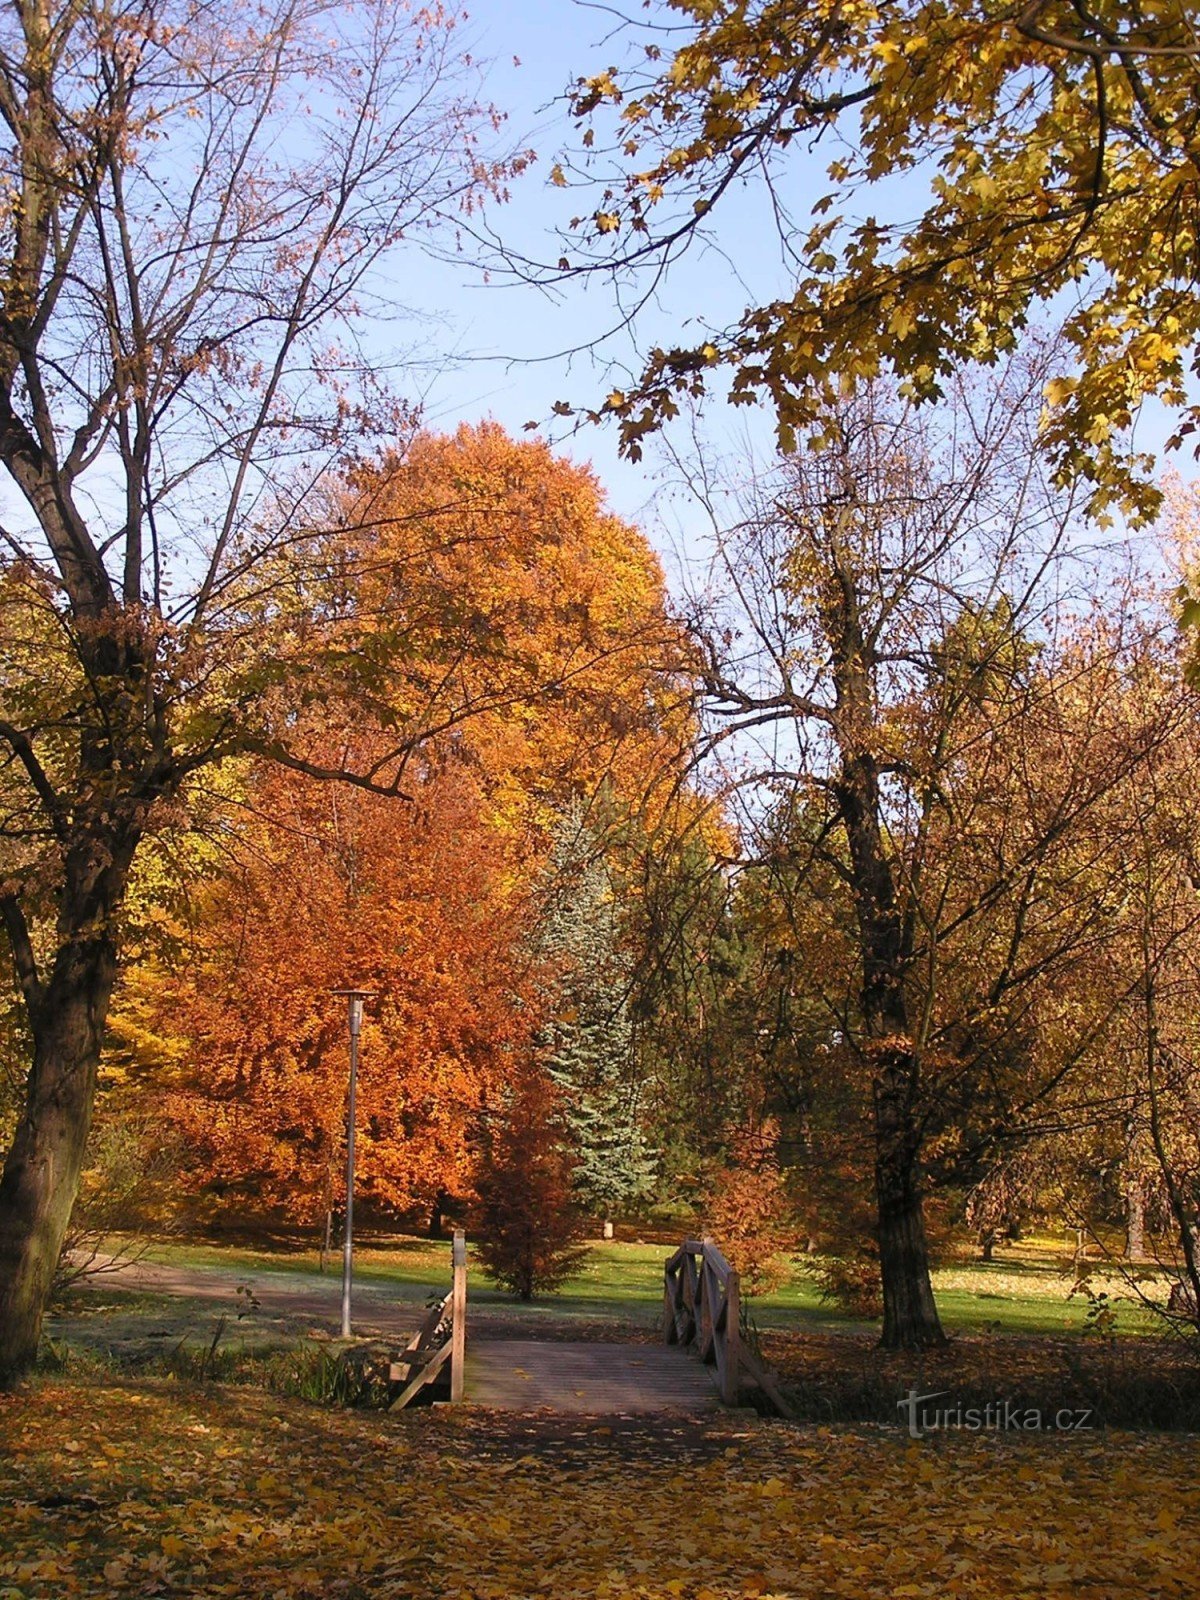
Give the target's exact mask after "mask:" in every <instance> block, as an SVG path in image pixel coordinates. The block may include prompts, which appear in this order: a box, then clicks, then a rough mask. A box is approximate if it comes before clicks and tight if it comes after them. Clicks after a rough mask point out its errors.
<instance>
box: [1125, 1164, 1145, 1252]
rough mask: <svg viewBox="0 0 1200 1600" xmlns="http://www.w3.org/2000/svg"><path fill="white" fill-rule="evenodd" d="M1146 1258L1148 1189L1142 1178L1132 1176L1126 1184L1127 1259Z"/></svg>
mask: <svg viewBox="0 0 1200 1600" xmlns="http://www.w3.org/2000/svg"><path fill="white" fill-rule="evenodd" d="M1145 1258H1146V1191H1145V1189H1144V1188H1143V1187H1142V1180H1141V1179H1140V1178H1137V1177H1131V1178H1130V1179H1129V1180H1128V1182H1127V1183H1126V1185H1125V1259H1126V1260H1127V1261H1144V1260H1145Z"/></svg>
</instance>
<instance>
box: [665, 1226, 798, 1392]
mask: <svg viewBox="0 0 1200 1600" xmlns="http://www.w3.org/2000/svg"><path fill="white" fill-rule="evenodd" d="M741 1309H742V1306H741V1289H740V1286H739V1282H738V1275H737V1272H736V1270H735V1269H734V1268H733V1267H732V1266H731V1265H730V1263H729V1262H728V1261H727V1260H726V1259H725V1257H724V1255H722V1253H721V1251H720V1250H719V1249H718V1248H717V1246H716V1245H715V1244H714V1243H713V1241H712V1240H711V1239H708V1238H704V1239H685V1240H684V1241H683V1243H682V1244H681V1245H680V1246H679V1249H678V1250H676V1251H675V1253H674V1255H672V1256H671V1257H669V1259H668V1261H667V1264H666V1268H665V1270H664V1275H663V1321H662V1331H663V1338H664V1339H665V1340H666V1342H667V1343H668V1344H679V1345H682V1346H683V1347H684V1348H685V1349H691V1350H692V1351H694V1353H695V1354H696V1355H697V1356H699V1358H700V1360H701V1361H705V1362H708V1363H710V1364H711V1365H713V1366H715V1367H716V1369H717V1387H718V1389H719V1390H720V1393H721V1401H722V1404H724V1405H727V1406H735V1405H737V1403H738V1400H739V1398H740V1396H741V1390H742V1385H743V1383H745V1382H747V1381H749V1382H751V1383H753V1384H756V1385H757V1386H758V1388H759V1389H761V1390H762V1392H763V1394H765V1395H766V1397H767V1398H768V1400H770V1402H771V1404H772V1405H773V1406H774V1407H775V1409H776V1410H777V1411H778V1412H779V1414H780V1416H783V1417H792V1416H794V1415H795V1412H794V1410H793V1408H792V1406H791V1404H790V1403H789V1401H788V1399H787V1396H786V1395H785V1394H784V1392H783V1390H782V1388H781V1386H780V1383H779V1379H778V1378H777V1376H776V1375H775V1373H774V1372H772V1370H771V1369H770V1367H768V1366H767V1365H766V1364H765V1363H764V1362H763V1361H761V1360H760V1359H759V1358H758V1356H757V1355H755V1353H754V1351H753V1350H750V1349H747V1348H746V1345H745V1343H744V1342H743V1340H742V1336H741Z"/></svg>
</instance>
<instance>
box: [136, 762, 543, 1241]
mask: <svg viewBox="0 0 1200 1600" xmlns="http://www.w3.org/2000/svg"><path fill="white" fill-rule="evenodd" d="M346 743H348V744H350V745H351V747H352V753H353V754H354V756H355V757H356V758H363V759H366V758H367V754H368V752H367V751H366V750H365V749H363V748H362V747H361V746H362V739H361V736H360V737H359V741H358V745H357V746H355V741H354V739H353V736H349V735H348V736H346V739H345V740H344V741H343V744H346ZM331 753H332V752H331ZM341 753H345V752H344V750H343V751H342V752H341ZM410 787H411V791H412V797H411V799H409V800H407V801H401V800H396V799H386V798H383V797H381V796H378V795H373V794H369V793H364V792H362V791H359V790H355V789H348V788H345V787H343V786H340V785H333V784H323V783H317V782H314V781H313V780H312V779H310V778H307V777H304V776H302V775H299V774H296V773H290V772H285V771H281V770H279V769H277V768H275V769H267V770H264V771H262V772H261V773H259V774H257V775H256V776H255V778H254V781H253V783H252V784H251V786H250V790H249V793H250V795H251V797H252V803H253V807H254V815H253V817H252V818H251V820H250V821H249V822H248V823H246V824H245V825H243V827H242V829H241V838H240V841H239V843H238V846H237V847H236V867H235V868H234V869H233V870H231V871H229V872H228V873H227V874H225V875H224V876H223V877H222V878H221V879H220V880H219V881H216V882H214V883H211V884H209V885H208V886H206V887H205V888H204V889H203V890H202V891H201V894H200V898H201V902H202V903H201V907H200V910H201V915H200V917H199V919H198V924H197V927H196V931H195V936H194V944H193V949H192V955H191V960H190V962H189V964H188V965H187V967H186V968H185V969H184V970H183V972H182V973H181V975H180V976H179V977H178V978H177V979H176V980H175V981H174V982H173V983H171V984H169V985H168V986H167V987H166V989H165V991H160V992H161V993H162V999H163V1002H164V1007H169V1009H170V1010H171V1012H172V1014H173V1015H172V1026H173V1028H174V1029H175V1030H176V1031H177V1032H179V1033H181V1034H182V1035H183V1036H184V1037H185V1038H186V1040H187V1051H186V1055H185V1058H184V1063H183V1065H182V1067H181V1068H180V1069H178V1070H177V1072H176V1075H175V1076H176V1081H175V1084H174V1087H173V1089H172V1092H171V1094H170V1108H171V1111H172V1114H173V1117H174V1118H175V1119H176V1120H177V1122H178V1123H179V1124H180V1125H182V1127H183V1128H184V1129H185V1130H186V1132H187V1135H188V1141H189V1144H190V1146H191V1148H192V1150H193V1152H194V1156H193V1161H194V1165H193V1171H192V1177H193V1180H194V1181H195V1182H196V1183H197V1184H199V1185H200V1186H201V1187H203V1188H204V1189H206V1190H207V1191H209V1192H215V1193H216V1194H218V1195H221V1194H224V1195H227V1196H234V1197H236V1196H247V1195H248V1196H250V1197H252V1201H253V1204H254V1205H255V1207H256V1208H258V1209H260V1210H261V1209H262V1208H266V1209H269V1210H273V1211H275V1212H276V1214H279V1215H283V1216H285V1217H286V1218H288V1219H289V1220H291V1221H309V1220H312V1219H314V1218H316V1217H318V1216H320V1215H322V1214H325V1213H327V1212H328V1210H329V1209H330V1207H331V1206H332V1205H333V1204H334V1202H335V1201H337V1200H340V1196H341V1192H342V1190H341V1178H340V1175H339V1174H340V1164H341V1160H342V1152H343V1148H344V1146H343V1137H344V1126H345V1109H346V1089H347V1045H346V1023H345V1006H344V1002H343V1001H341V1000H339V999H337V998H335V997H334V996H333V995H332V994H331V992H330V991H331V990H334V989H337V988H342V987H347V986H361V987H363V988H365V989H368V990H372V991H376V993H377V996H378V998H377V999H376V1000H374V1001H372V1002H370V1003H369V1004H368V1007H367V1018H366V1022H365V1025H364V1029H363V1036H362V1066H361V1072H360V1078H359V1094H358V1115H357V1128H358V1170H359V1173H360V1174H361V1184H362V1192H363V1194H364V1195H365V1196H367V1197H368V1198H373V1199H374V1200H376V1201H378V1202H380V1203H382V1204H383V1205H385V1206H387V1207H389V1208H394V1209H400V1210H408V1209H411V1208H413V1207H416V1206H421V1207H423V1208H433V1207H435V1206H436V1205H437V1203H438V1202H439V1199H440V1198H441V1197H442V1196H444V1195H461V1194H462V1193H464V1192H465V1190H466V1189H467V1187H468V1184H469V1171H470V1167H471V1160H472V1158H471V1150H470V1141H471V1137H472V1130H473V1126H474V1122H475V1119H476V1117H477V1114H478V1112H479V1109H480V1107H481V1105H482V1104H483V1102H484V1100H485V1099H486V1098H487V1096H488V1094H489V1092H490V1093H491V1096H492V1098H493V1099H494V1098H495V1095H496V1094H497V1093H498V1090H499V1086H500V1085H501V1084H503V1083H505V1082H507V1081H508V1080H509V1079H510V1078H511V1077H512V1075H513V1073H514V1071H515V1070H516V1068H517V1066H518V1065H522V1066H523V1064H524V1060H525V1059H526V1055H527V1041H528V1029H529V1025H530V1014H529V1012H528V1009H527V1008H524V1007H523V1006H522V1004H521V993H522V983H523V975H522V970H521V958H520V955H519V949H520V929H521V919H522V903H521V898H520V896H519V894H518V893H516V892H515V891H514V890H512V889H511V888H509V887H508V883H509V875H508V874H506V873H505V871H504V870H503V868H504V860H503V851H502V849H501V844H500V841H499V839H498V837H497V836H496V834H495V832H494V830H491V829H489V828H488V827H487V826H486V825H485V823H484V822H483V820H482V818H481V814H480V802H479V796H478V791H477V788H476V786H475V784H474V782H473V781H472V780H471V778H470V776H469V775H468V774H466V773H465V772H464V771H463V770H462V769H461V767H458V768H457V769H456V768H455V767H453V766H452V767H450V768H449V769H443V770H436V771H435V770H434V769H433V768H430V769H429V770H428V771H427V772H426V774H425V775H424V777H423V778H422V779H421V780H420V781H412V782H411V784H410Z"/></svg>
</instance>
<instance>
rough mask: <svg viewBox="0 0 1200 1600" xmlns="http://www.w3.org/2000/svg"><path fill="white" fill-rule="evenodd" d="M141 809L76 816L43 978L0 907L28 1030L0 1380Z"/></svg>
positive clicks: (73, 1135)
mask: <svg viewBox="0 0 1200 1600" xmlns="http://www.w3.org/2000/svg"><path fill="white" fill-rule="evenodd" d="M144 815H145V806H131V808H130V810H129V812H127V813H126V814H125V816H123V817H114V816H113V815H112V813H111V812H101V813H100V814H99V815H97V816H94V817H92V818H91V819H89V824H90V825H77V827H76V828H75V830H74V832H73V836H72V837H71V838H70V840H69V842H68V848H67V850H66V852H65V859H64V883H63V888H62V890H61V892H60V895H59V912H58V920H57V928H56V932H57V935H58V948H57V950H56V953H55V956H54V961H53V965H52V967H51V969H50V973H49V977H48V978H47V979H46V981H45V982H43V981H42V980H41V978H40V977H39V975H38V971H37V963H36V960H35V956H34V951H33V946H32V941H31V940H30V937H29V928H28V924H27V922H26V919H25V915H24V912H23V911H22V909H21V907H20V905H19V904H18V902H17V900H16V898H15V897H13V896H11V895H10V896H7V897H4V900H3V905H2V910H3V917H4V923H5V927H6V930H7V933H8V938H9V944H10V947H11V950H12V956H13V963H14V966H15V968H16V971H17V977H18V980H19V982H20V985H21V990H22V994H23V997H24V1000H25V1009H26V1015H27V1017H28V1020H29V1027H30V1032H31V1033H32V1035H33V1061H32V1064H31V1066H30V1070H29V1078H28V1080H27V1085H26V1094H25V1104H24V1107H23V1108H22V1112H21V1120H20V1121H19V1123H18V1124H17V1130H16V1133H15V1135H14V1137H13V1142H12V1147H11V1149H10V1150H9V1152H8V1157H7V1159H6V1161H5V1163H4V1173H3V1176H0V1387H7V1386H9V1385H11V1384H12V1383H13V1382H14V1381H15V1380H16V1379H17V1378H18V1377H19V1376H20V1375H21V1373H23V1372H25V1371H28V1369H29V1368H30V1367H32V1366H33V1364H34V1361H35V1360H36V1358H37V1347H38V1339H39V1337H40V1335H41V1329H42V1316H43V1313H44V1311H45V1308H46V1301H47V1299H48V1297H49V1294H50V1289H51V1285H52V1283H53V1281H54V1271H55V1268H56V1266H57V1265H58V1258H59V1253H60V1252H61V1250H62V1246H63V1240H64V1239H65V1237H66V1232H67V1225H68V1223H69V1222H70V1220H71V1211H72V1208H73V1207H74V1204H75V1197H76V1195H77V1194H78V1192H79V1179H80V1174H81V1173H82V1171H83V1162H84V1156H85V1154H86V1151H87V1141H88V1134H89V1132H90V1131H91V1125H92V1104H93V1101H94V1099H95V1093H96V1077H97V1071H98V1068H99V1064H100V1047H101V1044H102V1042H103V1039H104V1031H105V1027H106V1024H107V1021H108V1008H109V1003H110V1001H111V999H112V991H113V984H114V982H115V980H116V974H117V943H116V932H115V921H116V913H117V911H118V910H119V908H120V906H121V903H122V901H123V900H124V897H125V890H126V887H127V885H128V882H129V869H130V864H131V863H132V860H133V854H134V851H135V849H136V847H137V844H138V841H139V839H140V837H141V822H142V820H144Z"/></svg>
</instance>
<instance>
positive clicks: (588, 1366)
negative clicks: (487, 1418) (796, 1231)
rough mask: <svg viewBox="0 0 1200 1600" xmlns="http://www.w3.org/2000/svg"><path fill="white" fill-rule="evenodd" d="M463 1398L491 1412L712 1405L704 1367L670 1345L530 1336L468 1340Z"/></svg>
mask: <svg viewBox="0 0 1200 1600" xmlns="http://www.w3.org/2000/svg"><path fill="white" fill-rule="evenodd" d="M464 1389H465V1394H464V1398H465V1399H466V1401H467V1402H468V1403H469V1404H472V1405H479V1406H491V1407H493V1408H494V1409H495V1410H497V1411H536V1410H537V1409H538V1408H539V1407H542V1406H548V1407H550V1408H552V1409H553V1410H555V1411H579V1412H588V1413H590V1414H592V1415H593V1416H628V1415H632V1414H635V1413H638V1412H648V1411H675V1412H684V1413H689V1414H691V1413H695V1412H699V1411H712V1410H715V1409H716V1406H717V1404H718V1395H717V1391H716V1388H715V1386H714V1384H713V1380H712V1375H711V1371H710V1369H708V1368H706V1367H704V1366H702V1365H701V1364H700V1362H698V1361H695V1360H692V1359H691V1358H689V1357H688V1356H687V1355H685V1353H684V1352H683V1351H682V1350H681V1349H680V1348H679V1347H678V1346H677V1345H676V1346H668V1345H648V1344H583V1343H573V1342H553V1343H552V1342H550V1341H544V1340H536V1339H472V1340H469V1341H468V1344H467V1361H466V1382H465V1384H464Z"/></svg>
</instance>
